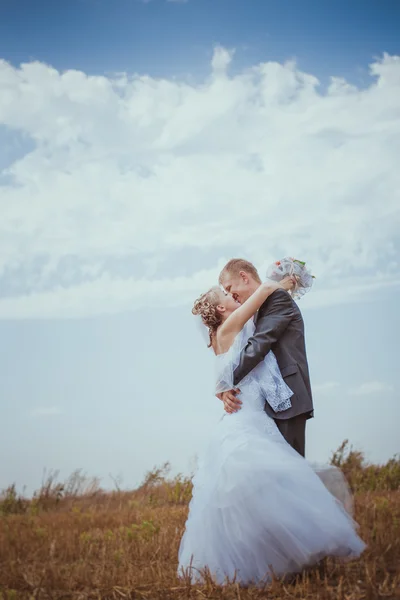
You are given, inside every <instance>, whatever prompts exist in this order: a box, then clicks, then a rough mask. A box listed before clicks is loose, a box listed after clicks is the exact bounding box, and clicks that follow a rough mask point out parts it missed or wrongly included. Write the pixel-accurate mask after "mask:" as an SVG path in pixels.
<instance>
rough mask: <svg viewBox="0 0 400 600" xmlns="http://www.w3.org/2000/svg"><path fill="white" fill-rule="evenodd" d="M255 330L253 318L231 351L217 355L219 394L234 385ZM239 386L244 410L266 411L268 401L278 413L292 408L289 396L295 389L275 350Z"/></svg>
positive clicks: (217, 387) (217, 388)
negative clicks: (237, 370) (292, 387)
mask: <svg viewBox="0 0 400 600" xmlns="http://www.w3.org/2000/svg"><path fill="white" fill-rule="evenodd" d="M254 329H255V326H254V322H253V320H252V319H251V320H250V321H248V322H247V323H246V325H245V326H244V327H243V329H242V331H241V332H240V333H239V334H238V335H237V336H236V338H235V340H234V342H233V344H232V346H231V347H230V349H229V350H228V352H225V353H224V354H220V355H219V356H217V384H216V391H217V393H219V392H224V391H227V390H230V389H232V388H233V373H234V371H235V369H236V367H237V366H238V364H239V360H240V353H241V351H242V349H243V348H244V347H245V346H246V344H247V341H248V339H249V338H250V337H251V336H252V335H253V333H254ZM238 387H239V388H240V391H241V400H242V401H243V404H242V410H245V411H247V410H252V411H254V410H264V403H265V401H267V402H268V403H269V405H270V406H271V407H272V408H273V410H274V411H276V412H278V411H282V410H287V409H288V408H290V407H291V402H290V397H291V396H292V395H293V392H292V391H291V389H290V388H289V387H288V386H287V385H286V383H285V382H284V380H283V378H282V375H281V372H280V370H279V366H278V363H277V360H276V358H275V355H274V353H273V352H272V351H270V352H269V353H268V354H267V356H266V357H265V358H264V360H263V361H261V362H260V363H259V364H258V365H257V367H255V368H254V369H253V370H252V371H251V372H250V373H249V374H248V375H246V377H245V378H244V379H242V381H241V382H240V384H239V386H238Z"/></svg>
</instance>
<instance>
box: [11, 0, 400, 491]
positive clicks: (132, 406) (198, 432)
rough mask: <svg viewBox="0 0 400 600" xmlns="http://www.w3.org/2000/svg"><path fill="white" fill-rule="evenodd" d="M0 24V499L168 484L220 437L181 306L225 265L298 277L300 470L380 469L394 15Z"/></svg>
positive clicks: (398, 241)
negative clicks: (80, 486) (355, 456)
mask: <svg viewBox="0 0 400 600" xmlns="http://www.w3.org/2000/svg"><path fill="white" fill-rule="evenodd" d="M0 10H1V18H0V59H1V60H0V384H1V396H0V398H1V399H0V403H1V423H2V435H1V436H0V453H1V456H2V457H3V461H2V466H1V469H0V488H1V487H5V486H6V485H7V484H9V483H12V482H13V481H15V482H17V484H18V485H19V486H20V487H22V486H23V485H24V484H26V485H27V486H28V490H32V489H33V488H35V487H36V486H38V485H39V484H40V481H41V478H42V475H43V470H44V469H45V468H46V469H48V470H49V469H59V470H60V471H61V477H63V476H67V475H68V474H69V473H70V472H72V471H73V470H74V469H76V468H82V469H83V470H84V471H85V472H87V473H88V474H90V475H95V476H100V477H101V478H102V482H103V485H105V486H110V485H112V478H111V477H110V475H112V476H113V477H116V476H118V477H121V478H122V481H123V485H125V486H127V487H128V486H132V485H135V484H137V483H138V482H140V480H141V479H142V477H143V474H144V472H145V471H146V470H148V469H150V468H152V467H153V466H154V465H157V464H158V465H159V464H161V463H163V462H165V461H166V460H170V461H171V463H172V465H173V467H174V469H175V470H182V471H188V470H189V469H190V467H191V464H192V463H193V456H194V455H195V454H196V453H197V452H199V451H201V448H202V447H203V446H204V444H205V443H206V440H207V432H208V431H209V430H210V428H211V427H213V425H214V424H215V422H216V421H217V420H218V419H219V416H220V414H221V404H220V403H219V401H218V400H217V399H215V398H214V397H213V390H212V379H213V359H212V356H211V355H210V353H209V351H208V350H207V348H206V347H205V346H204V344H203V340H202V338H201V336H200V334H199V333H198V331H197V329H196V327H195V324H194V323H193V317H191V314H190V309H191V303H192V301H193V300H194V299H195V298H196V297H197V295H198V294H199V293H200V292H202V291H205V290H206V289H207V288H208V287H209V286H210V285H212V284H213V283H214V281H215V280H216V278H217V275H218V273H219V270H220V268H221V267H222V266H223V264H224V262H226V261H227V260H228V259H229V258H231V257H232V256H243V257H245V258H248V259H250V260H252V261H253V262H254V263H255V264H256V265H257V266H258V267H259V269H260V273H261V274H262V273H264V272H265V270H266V267H267V266H268V264H269V262H270V261H271V260H273V259H277V258H280V257H281V256H284V255H287V254H289V255H296V256H298V257H300V258H301V259H303V260H307V261H308V263H309V264H310V265H311V266H312V269H313V271H314V273H315V275H316V276H317V279H316V281H315V287H314V289H313V290H312V292H311V293H310V294H308V295H307V296H305V297H304V298H303V299H302V300H301V301H300V307H301V308H302V310H303V315H304V319H305V322H306V331H307V348H308V354H309V361H310V369H311V374H312V381H313V389H314V396H315V406H316V418H315V419H314V420H313V421H312V422H311V423H310V425H309V429H308V456H309V458H310V459H313V460H326V459H328V458H329V456H330V454H331V452H332V451H333V450H334V449H335V448H336V447H337V446H338V445H339V444H340V443H341V441H342V440H343V439H344V438H349V439H350V441H351V442H352V443H353V445H354V446H356V447H357V448H360V449H362V450H364V451H365V453H366V455H367V457H368V458H369V459H371V460H375V461H383V460H386V459H388V458H389V457H391V456H393V455H394V454H395V453H397V452H399V451H400V443H399V435H398V426H397V423H398V422H399V419H400V405H399V401H400V398H399V391H398V383H397V377H396V376H395V374H396V372H397V369H398V357H399V351H398V337H399V336H398V334H399V315H398V303H399V301H398V295H399V292H400V272H399V248H400V236H399V227H400V170H399V168H398V157H399V155H400V103H399V98H400V42H399V41H398V39H396V36H397V24H398V23H399V19H400V7H399V4H398V3H397V2H392V1H387V2H385V3H381V2H378V0H374V1H365V0H363V2H361V1H358V0H353V2H352V3H351V8H349V7H348V3H347V2H345V1H344V0H336V1H335V2H333V1H332V2H326V3H320V2H316V1H311V0H305V1H304V2H302V3H298V2H296V1H295V0H286V1H285V2H280V3H279V4H278V3H276V2H272V1H269V0H253V1H252V2H249V0H218V2H217V1H216V0H188V1H186V2H184V1H182V0H181V1H177V0H175V1H172V0H170V1H169V2H168V1H166V0H150V1H147V2H140V1H139V0H129V1H128V0H115V1H113V2H111V1H110V0H70V1H69V2H56V3H55V2H50V1H46V0H38V1H37V2H36V3H32V2H30V1H28V0H13V1H11V0H4V2H3V3H2V7H1V9H0ZM397 38H398V36H397ZM4 457H5V458H4Z"/></svg>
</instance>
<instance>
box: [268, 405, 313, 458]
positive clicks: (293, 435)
mask: <svg viewBox="0 0 400 600" xmlns="http://www.w3.org/2000/svg"><path fill="white" fill-rule="evenodd" d="M306 421H307V416H306V415H298V416H297V417H292V418H291V419H275V423H276V424H277V426H278V429H279V431H280V432H281V434H282V435H283V437H284V438H285V440H286V441H287V443H288V444H290V446H292V448H294V449H295V450H296V451H297V452H298V453H299V454H301V456H305V453H306Z"/></svg>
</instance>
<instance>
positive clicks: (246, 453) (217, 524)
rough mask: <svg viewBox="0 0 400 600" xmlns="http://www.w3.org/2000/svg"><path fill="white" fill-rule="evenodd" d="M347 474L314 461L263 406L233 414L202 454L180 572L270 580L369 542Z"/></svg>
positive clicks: (220, 579) (347, 554) (352, 552)
mask: <svg viewBox="0 0 400 600" xmlns="http://www.w3.org/2000/svg"><path fill="white" fill-rule="evenodd" d="M351 509H352V503H351V495H350V492H349V490H348V486H347V484H346V481H345V479H344V477H343V476H342V474H341V472H340V471H339V470H338V469H336V468H334V467H329V466H326V467H324V466H312V465H311V464H310V463H309V462H307V461H306V460H305V459H304V458H302V457H301V456H300V455H299V454H297V452H295V451H294V450H293V449H292V448H291V447H290V446H289V445H288V444H287V443H286V442H285V440H284V439H283V437H282V436H281V434H280V433H279V431H278V429H277V427H276V425H275V423H274V421H273V420H271V419H269V417H267V415H266V414H265V413H264V412H263V411H260V412H255V411H253V412H251V411H248V413H246V411H244V410H243V409H242V410H241V411H239V412H238V413H236V414H234V415H226V416H224V417H223V418H222V419H221V421H220V422H219V424H218V426H217V427H216V430H215V432H214V434H213V435H212V437H211V441H210V443H209V445H208V447H207V450H206V451H205V452H204V454H203V456H202V457H201V458H200V461H199V466H198V470H197V473H196V475H195V476H194V478H193V496H192V500H191V502H190V505H189V515H188V519H187V522H186V529H185V533H184V535H183V538H182V540H181V545H180V549H179V567H178V574H179V575H180V576H182V575H183V574H186V576H189V577H190V578H191V580H192V582H202V581H203V575H204V570H207V571H209V572H210V574H211V575H212V576H213V577H214V579H215V581H217V583H220V584H223V583H225V582H226V581H227V580H232V579H235V580H236V581H238V582H240V583H241V584H244V585H247V584H265V583H268V581H270V580H271V578H272V576H273V575H275V576H282V575H285V574H289V573H296V572H299V571H301V570H302V569H304V568H305V567H308V566H311V565H313V564H316V563H317V562H319V561H320V560H321V559H323V558H324V557H326V556H336V557H341V558H346V559H351V558H355V557H358V556H359V555H360V554H361V553H362V551H363V550H364V548H365V544H364V542H363V541H362V540H361V539H360V538H359V537H358V535H357V532H356V529H357V526H356V524H355V522H354V521H353V519H352V517H351Z"/></svg>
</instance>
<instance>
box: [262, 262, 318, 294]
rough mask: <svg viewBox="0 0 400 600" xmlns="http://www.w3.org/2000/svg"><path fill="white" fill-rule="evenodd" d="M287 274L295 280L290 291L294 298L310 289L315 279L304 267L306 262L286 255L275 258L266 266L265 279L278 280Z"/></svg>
mask: <svg viewBox="0 0 400 600" xmlns="http://www.w3.org/2000/svg"><path fill="white" fill-rule="evenodd" d="M288 276H291V277H294V278H295V280H296V285H295V287H294V288H293V290H292V291H291V292H290V293H291V295H292V297H293V298H294V299H295V300H298V299H300V298H301V297H302V296H304V294H306V293H307V292H308V291H309V290H310V289H311V287H312V284H313V280H314V279H315V277H314V275H312V274H311V272H310V270H309V269H308V267H306V263H305V262H303V261H302V260H297V259H296V258H292V257H288V256H287V257H285V258H282V259H281V260H277V261H276V262H274V263H273V264H272V265H270V266H269V267H268V270H267V279H272V281H277V282H279V281H281V280H282V279H284V278H285V277H288Z"/></svg>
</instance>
